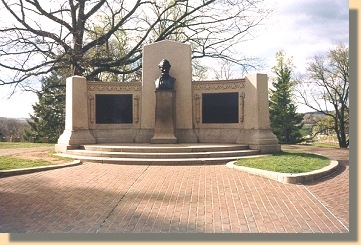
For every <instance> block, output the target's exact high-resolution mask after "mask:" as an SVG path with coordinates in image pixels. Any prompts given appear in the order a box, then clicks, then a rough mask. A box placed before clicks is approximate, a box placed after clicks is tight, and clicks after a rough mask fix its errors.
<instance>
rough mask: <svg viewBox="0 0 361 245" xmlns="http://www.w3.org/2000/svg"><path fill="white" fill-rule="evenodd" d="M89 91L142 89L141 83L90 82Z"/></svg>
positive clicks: (131, 90) (130, 90) (132, 90)
mask: <svg viewBox="0 0 361 245" xmlns="http://www.w3.org/2000/svg"><path fill="white" fill-rule="evenodd" d="M87 86H88V91H94V92H101V91H114V92H134V91H141V90H142V85H141V84H130V83H105V82H104V83H92V82H89V83H88V85H87Z"/></svg>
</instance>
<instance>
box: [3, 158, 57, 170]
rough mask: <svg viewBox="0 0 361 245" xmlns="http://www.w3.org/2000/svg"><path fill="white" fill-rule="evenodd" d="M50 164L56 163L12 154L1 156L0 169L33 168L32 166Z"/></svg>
mask: <svg viewBox="0 0 361 245" xmlns="http://www.w3.org/2000/svg"><path fill="white" fill-rule="evenodd" d="M49 165H54V163H51V162H48V161H45V160H41V159H36V160H31V159H22V158H17V157H12V156H2V157H0V170H9V169H19V168H31V167H39V166H49Z"/></svg>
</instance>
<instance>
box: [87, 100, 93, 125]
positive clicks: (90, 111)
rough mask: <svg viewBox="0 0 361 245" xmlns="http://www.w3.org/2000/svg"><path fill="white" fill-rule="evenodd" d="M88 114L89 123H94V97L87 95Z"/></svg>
mask: <svg viewBox="0 0 361 245" xmlns="http://www.w3.org/2000/svg"><path fill="white" fill-rule="evenodd" d="M88 99H89V114H90V123H92V124H93V123H95V97H94V95H89V96H88Z"/></svg>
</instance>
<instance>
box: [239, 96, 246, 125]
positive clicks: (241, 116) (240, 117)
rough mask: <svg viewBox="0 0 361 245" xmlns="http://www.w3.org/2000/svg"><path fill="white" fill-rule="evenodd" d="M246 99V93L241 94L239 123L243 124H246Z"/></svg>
mask: <svg viewBox="0 0 361 245" xmlns="http://www.w3.org/2000/svg"><path fill="white" fill-rule="evenodd" d="M244 97H245V93H244V92H241V93H240V94H239V98H240V100H239V110H240V113H239V121H240V122H241V123H243V122H244Z"/></svg>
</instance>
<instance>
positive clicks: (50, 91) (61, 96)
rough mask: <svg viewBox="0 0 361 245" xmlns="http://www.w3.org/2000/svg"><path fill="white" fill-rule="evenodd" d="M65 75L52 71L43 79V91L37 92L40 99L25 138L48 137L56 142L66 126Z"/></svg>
mask: <svg viewBox="0 0 361 245" xmlns="http://www.w3.org/2000/svg"><path fill="white" fill-rule="evenodd" d="M64 77H65V76H62V75H60V74H59V73H57V72H52V73H51V74H50V75H49V76H48V77H43V78H42V79H41V91H39V92H38V93H37V95H38V99H39V101H38V102H37V103H35V105H33V109H34V114H33V115H30V120H28V124H29V129H28V130H26V131H25V134H24V138H25V139H26V140H28V141H31V138H32V137H34V138H33V139H34V141H35V142H42V141H43V138H44V137H47V138H48V140H49V142H52V143H55V142H56V141H57V139H58V138H59V136H60V134H61V133H62V132H63V130H64V126H65V78H64Z"/></svg>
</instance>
